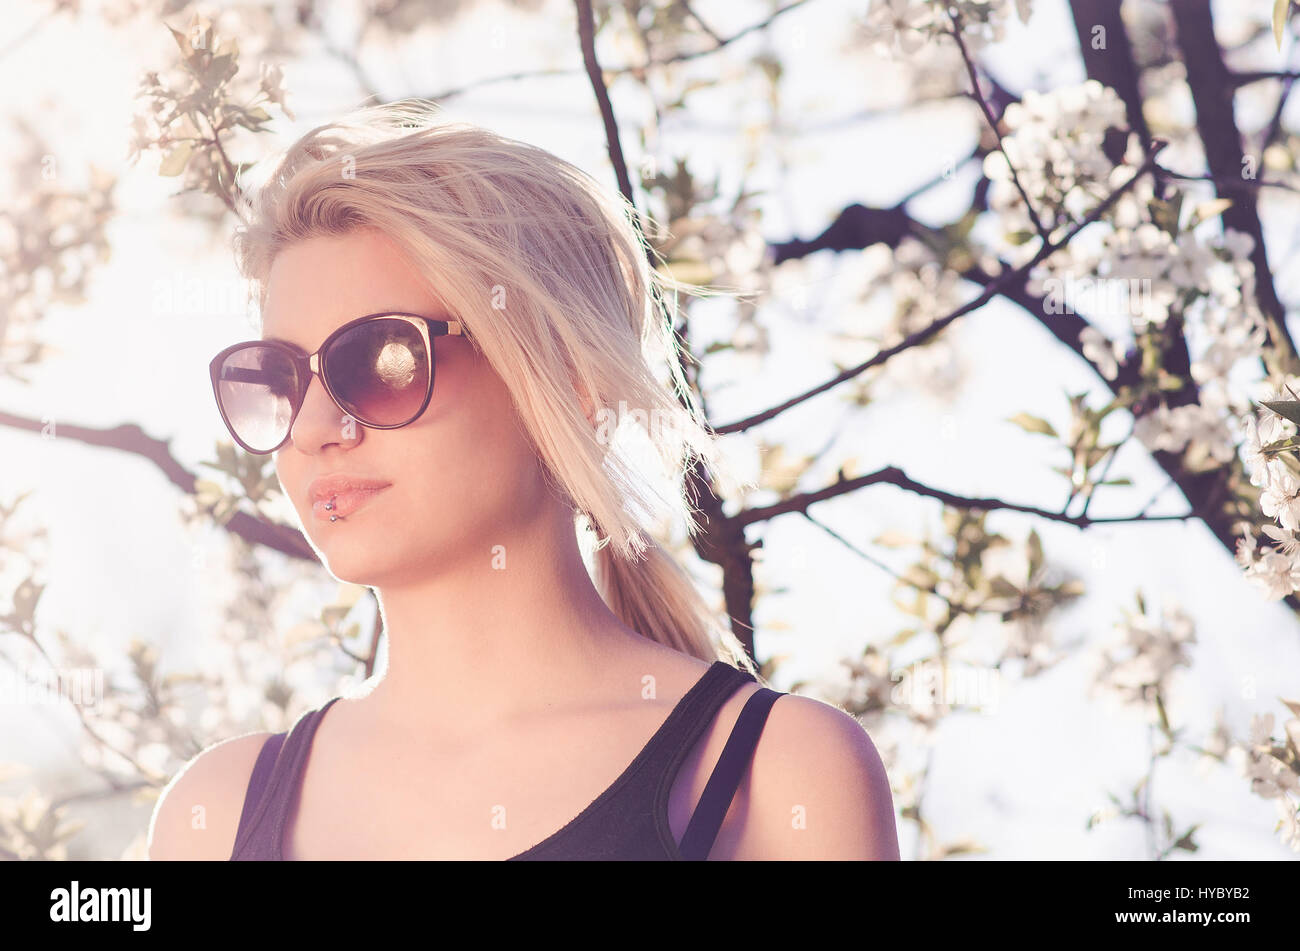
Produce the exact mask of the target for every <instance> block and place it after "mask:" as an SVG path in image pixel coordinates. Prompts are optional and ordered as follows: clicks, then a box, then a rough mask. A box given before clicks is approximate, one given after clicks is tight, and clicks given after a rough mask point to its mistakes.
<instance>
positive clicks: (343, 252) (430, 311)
mask: <svg viewBox="0 0 1300 951" xmlns="http://www.w3.org/2000/svg"><path fill="white" fill-rule="evenodd" d="M250 212H251V214H250V217H249V221H248V222H247V223H246V224H245V225H244V226H242V227H241V228H240V230H239V232H238V234H237V236H236V249H237V252H238V260H239V264H240V268H241V270H242V271H243V273H244V274H245V275H246V276H247V277H249V278H251V279H252V280H253V281H254V282H255V286H256V287H258V289H259V295H260V299H261V300H260V303H261V312H262V318H263V326H262V337H261V339H260V340H255V341H249V342H246V343H242V344H236V345H235V346H233V347H230V348H228V349H227V350H225V351H223V352H222V353H221V354H219V355H218V356H217V358H216V359H214V360H213V363H212V379H213V387H214V392H215V394H216V398H217V403H218V407H219V409H220V411H221V414H222V418H223V419H224V421H225V423H226V425H227V427H228V428H229V429H230V431H231V433H232V435H233V436H234V437H235V440H236V441H237V442H238V443H239V444H240V446H241V447H242V448H244V449H245V450H246V451H248V452H254V453H275V465H276V471H277V475H278V477H279V481H280V484H281V486H282V487H283V490H284V492H285V494H286V496H287V497H288V498H289V500H290V501H291V502H292V503H293V506H294V508H295V509H296V510H297V514H298V516H299V517H300V519H301V522H302V527H303V530H304V533H305V535H306V537H307V538H308V539H309V540H310V542H311V544H312V546H313V548H314V549H315V550H316V551H317V552H318V553H319V556H320V558H321V561H322V563H323V564H324V565H325V566H326V567H327V568H328V569H329V571H330V573H331V574H332V575H333V576H334V577H336V578H338V579H340V580H344V581H349V582H353V583H356V584H364V585H368V586H371V587H373V588H374V589H375V591H376V594H377V597H378V599H379V603H380V606H381V610H382V619H383V624H384V631H385V636H386V648H387V653H386V658H385V659H386V665H385V666H384V667H383V669H380V670H378V671H377V673H376V674H375V676H374V677H373V678H372V679H371V680H369V681H367V682H366V683H365V684H364V685H362V687H361V688H360V689H358V690H356V691H354V692H352V693H349V694H348V695H344V696H338V697H335V698H333V699H331V700H330V701H329V702H328V703H325V704H323V705H322V706H320V707H318V708H316V709H315V710H311V711H308V712H307V713H305V714H303V715H302V717H301V718H300V719H299V720H298V721H297V722H296V724H295V725H294V727H293V729H292V730H290V731H287V735H286V734H285V733H281V734H275V735H274V736H272V735H269V734H267V733H254V734H250V735H247V736H241V737H237V738H234V739H231V740H226V741H224V742H221V743H218V744H216V745H214V746H212V747H210V748H209V749H207V750H205V751H204V752H202V753H200V754H199V755H198V756H196V757H195V758H194V759H193V760H191V761H190V762H189V763H188V764H187V765H186V766H185V768H184V769H182V770H181V772H180V773H179V774H178V775H177V776H176V777H175V778H173V779H172V781H171V782H170V783H169V784H168V786H167V788H166V789H165V790H164V793H163V796H162V797H161V798H160V800H159V802H158V805H157V807H156V809H155V812H154V816H153V821H152V823H151V828H150V837H149V855H150V857H151V858H153V859H181V858H186V859H227V858H233V859H412V858H423V859H506V858H520V859H683V858H685V859H703V858H711V859H867V858H881V859H896V858H898V842H897V835H896V831H895V825H894V810H893V803H892V800H891V796H890V788H889V783H888V780H887V778H886V775H885V771H884V768H883V766H882V764H881V761H880V758H879V756H878V755H877V753H876V750H875V748H874V746H873V745H872V743H871V741H870V739H869V738H868V737H867V735H866V733H865V732H864V731H863V730H862V728H861V726H860V725H859V724H858V723H857V721H855V720H854V719H853V718H852V717H851V716H849V715H848V714H846V713H844V712H843V711H841V710H838V709H836V708H835V707H833V706H830V705H828V704H825V703H822V702H820V701H817V700H815V699H812V698H807V697H800V696H796V695H788V694H778V693H777V692H775V691H772V690H770V689H768V688H767V687H765V686H764V685H762V684H761V683H759V681H758V679H757V677H756V676H755V672H754V671H753V670H752V667H751V666H750V665H748V664H747V663H746V662H744V660H743V653H742V652H738V651H735V650H734V649H733V648H734V645H735V641H734V638H732V637H731V636H730V634H729V633H728V632H726V631H725V630H724V629H723V628H721V626H720V625H718V623H717V622H716V621H715V620H714V618H713V617H712V612H711V610H710V608H709V606H708V605H707V604H706V603H705V602H704V600H703V599H702V598H701V596H700V595H699V593H698V592H697V590H696V588H695V586H694V583H693V581H692V579H691V578H690V576H689V575H688V574H687V573H686V572H684V571H683V570H682V568H681V567H679V566H678V565H677V564H676V562H675V561H674V560H673V558H672V557H671V556H670V555H669V554H668V553H667V552H666V551H665V550H664V549H663V548H661V547H660V546H659V545H658V544H656V543H655V541H654V540H653V538H652V537H651V536H650V534H649V530H648V528H647V525H648V524H650V521H651V519H652V518H654V517H661V518H662V517H664V516H665V515H669V516H670V515H672V514H673V513H674V508H673V506H674V505H682V504H683V503H682V501H681V499H682V495H683V493H682V492H681V491H680V488H681V483H680V479H681V477H682V474H683V472H684V470H685V468H686V467H687V466H688V465H691V464H693V463H694V462H695V461H697V460H703V461H704V462H705V463H707V464H710V465H711V466H713V467H714V471H715V472H717V473H718V474H719V476H720V477H721V474H722V473H723V471H724V470H723V469H722V467H721V466H720V465H718V459H717V456H716V455H715V447H714V445H713V443H712V442H711V441H710V438H709V435H708V433H707V432H706V430H705V429H703V428H702V426H701V417H700V416H699V411H698V409H697V408H696V407H695V406H694V405H693V404H692V405H690V406H689V407H686V406H683V404H682V403H680V402H679V401H678V397H677V395H676V393H678V392H687V389H686V385H685V381H684V380H683V379H682V378H681V373H680V370H679V369H677V365H676V362H675V360H674V359H673V355H674V353H675V351H674V350H673V347H674V345H675V341H674V338H673V336H672V333H671V326H672V307H671V305H670V304H668V303H667V300H668V297H669V296H670V295H669V294H665V293H664V290H665V288H668V287H670V285H669V284H667V283H664V279H663V278H661V277H660V276H659V275H658V274H657V273H656V272H654V271H653V270H651V269H650V268H649V267H648V265H647V261H646V257H645V250H644V247H643V245H642V244H641V243H640V238H639V236H638V235H637V232H636V231H635V229H633V227H632V226H631V224H630V221H629V218H628V217H627V210H626V203H625V202H623V201H622V200H621V198H620V197H618V196H614V195H610V194H609V193H607V192H604V191H603V190H602V189H601V188H600V187H599V186H597V185H596V184H595V182H594V181H593V180H592V179H591V178H590V177H588V176H587V175H585V174H584V173H582V172H581V171H580V170H578V169H577V168H575V167H573V166H572V165H570V164H568V163H566V162H564V161H562V160H560V159H559V158H557V157H555V156H554V155H551V154H549V153H547V152H545V151H542V150H540V149H537V148H535V147H532V146H528V145H525V144H523V143H519V142H516V141H513V140H510V139H506V138H503V137H501V136H498V135H496V134H493V133H491V132H489V131H487V130H484V129H481V128H478V127H475V126H472V125H469V124H466V123H459V122H450V121H446V120H445V118H444V117H442V116H441V115H440V114H438V113H437V110H436V107H429V106H428V105H426V104H421V103H405V104H399V105H396V106H392V105H390V106H379V107H370V108H367V109H363V110H360V111H358V112H357V113H354V114H353V115H351V116H349V117H346V118H344V119H343V120H340V121H339V122H336V123H332V124H330V125H326V126H322V127H320V128H317V129H315V130H313V131H311V132H310V133H308V134H307V135H305V136H304V137H303V138H302V139H300V140H299V141H298V142H297V143H295V144H294V145H293V146H292V147H290V148H289V149H288V150H287V152H286V153H285V154H284V155H283V156H281V157H279V158H278V160H277V164H276V165H275V168H274V171H273V172H272V174H271V176H270V177H269V179H268V180H267V181H266V183H265V184H264V185H263V187H261V188H260V189H259V190H258V191H257V192H256V194H255V197H254V200H253V204H252V206H251V208H250ZM656 359H659V360H662V363H663V365H664V366H666V367H668V368H670V369H669V371H668V372H669V382H670V383H671V384H672V386H671V387H669V386H664V385H663V384H662V383H661V382H660V379H659V378H658V376H657V375H656V372H655V370H654V369H653V365H654V361H655V360H656ZM633 412H636V414H637V416H636V418H637V420H639V421H640V422H642V424H645V423H646V422H647V421H649V422H652V423H653V424H654V425H650V426H648V427H647V432H648V435H649V436H650V437H651V440H652V444H653V446H654V448H655V449H656V450H657V451H658V458H659V459H660V460H661V461H662V462H663V463H664V467H665V469H666V471H667V473H668V475H669V477H670V481H672V482H673V485H674V488H675V490H676V491H672V492H666V493H664V492H660V493H658V494H656V492H655V490H654V488H653V486H654V480H653V479H651V478H650V477H649V474H648V473H647V472H646V471H645V469H646V463H645V461H644V460H638V459H636V458H635V457H634V456H633V455H632V454H631V453H629V452H628V450H627V448H626V446H625V440H624V439H623V437H622V436H620V437H619V438H617V439H615V438H613V436H614V434H615V432H616V431H617V428H618V424H619V422H620V417H621V414H627V415H631V414H632V413H633ZM677 511H678V513H679V514H682V515H684V516H685V518H686V520H687V523H688V524H691V518H692V516H693V514H694V513H692V512H691V511H690V510H689V509H681V510H677ZM579 522H581V523H582V524H583V526H584V528H585V529H586V530H590V531H593V532H594V533H595V535H596V538H595V548H596V550H595V554H594V555H593V556H592V560H593V562H594V566H593V570H594V572H595V575H596V580H595V582H593V580H592V577H591V574H589V572H588V569H587V565H586V563H585V561H584V557H583V552H582V548H581V546H580V544H579V536H578V531H577V528H578V524H579ZM737 664H740V665H741V666H737ZM778 698H779V702H775V703H774V701H776V700H777V699H778ZM200 815H201V816H202V818H203V821H202V822H197V821H196V819H195V817H196V816H200Z"/></svg>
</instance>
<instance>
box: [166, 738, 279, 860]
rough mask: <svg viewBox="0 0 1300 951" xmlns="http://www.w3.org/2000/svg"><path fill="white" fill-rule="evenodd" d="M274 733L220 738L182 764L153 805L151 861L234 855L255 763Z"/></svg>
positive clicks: (215, 858) (213, 858)
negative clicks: (241, 816)
mask: <svg viewBox="0 0 1300 951" xmlns="http://www.w3.org/2000/svg"><path fill="white" fill-rule="evenodd" d="M271 735H272V734H270V733H246V734H244V735H243V736H237V737H233V738H231V739H228V740H222V741H221V742H220V743H214V744H213V745H212V746H209V747H208V748H207V749H205V750H203V751H202V752H201V753H198V754H196V755H195V756H194V757H193V758H192V759H191V760H190V761H189V762H188V763H186V764H185V765H184V766H183V767H181V769H180V771H179V772H178V773H177V774H176V775H175V776H173V777H172V778H171V781H170V782H168V783H167V785H166V786H165V787H163V790H162V792H161V793H159V796H158V802H157V804H156V805H155V806H154V811H153V817H152V818H151V819H150V822H149V846H148V849H149V858H150V859H151V860H155V861H157V860H163V861H166V860H175V859H189V860H194V859H199V860H219V861H224V860H225V859H228V858H230V853H231V852H232V851H233V850H234V847H235V832H236V831H237V830H238V828H239V816H240V813H241V812H242V811H243V808H244V793H245V792H246V791H247V789H248V780H249V777H250V776H252V774H253V764H254V763H256V762H257V755H258V753H260V752H261V750H262V745H263V744H264V743H265V742H266V741H267V739H268V738H270V736H271Z"/></svg>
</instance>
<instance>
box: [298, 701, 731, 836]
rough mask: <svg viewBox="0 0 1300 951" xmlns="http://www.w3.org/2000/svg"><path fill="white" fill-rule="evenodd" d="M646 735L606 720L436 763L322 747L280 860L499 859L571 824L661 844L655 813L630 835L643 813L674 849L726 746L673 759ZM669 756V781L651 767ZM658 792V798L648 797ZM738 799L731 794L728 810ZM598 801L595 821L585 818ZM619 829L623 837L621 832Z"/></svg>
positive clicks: (708, 734) (446, 756) (711, 742)
mask: <svg viewBox="0 0 1300 951" xmlns="http://www.w3.org/2000/svg"><path fill="white" fill-rule="evenodd" d="M718 719H719V720H720V721H723V722H726V720H725V718H723V717H719V718H718ZM654 726H655V724H654V723H653V722H649V723H648V724H647V721H646V719H645V718H636V717H622V718H620V717H610V718H608V719H607V721H606V722H605V723H604V724H588V725H587V726H584V727H582V728H575V727H573V726H569V728H567V729H560V730H556V731H544V730H535V731H530V732H529V734H527V735H521V736H519V737H516V738H513V739H511V740H509V741H507V740H504V739H502V740H494V739H485V740H484V742H483V743H482V744H481V745H476V747H475V748H474V749H471V750H461V751H457V752H455V753H451V752H443V753H441V754H434V753H430V752H429V751H422V752H421V753H420V754H419V755H413V754H412V753H410V752H409V751H404V752H397V751H395V750H391V749H390V750H387V751H381V750H376V749H373V748H372V749H362V748H351V749H350V748H348V747H347V746H346V745H345V744H340V745H337V746H331V745H327V744H321V745H319V746H318V747H317V748H315V749H313V750H312V754H311V757H310V758H309V760H308V763H307V767H306V769H305V771H304V774H303V779H302V783H301V786H300V789H299V793H298V796H297V797H296V801H295V802H293V803H291V804H290V809H289V812H288V819H287V822H286V825H285V834H284V837H283V840H282V843H281V845H282V851H283V856H284V858H286V859H305V860H317V859H320V860H372V859H375V860H378V859H397V860H431V859H459V860H504V859H508V858H512V857H514V856H517V855H520V854H521V853H524V852H526V851H528V850H530V849H532V848H533V847H534V846H537V845H539V844H540V843H543V842H546V843H547V845H548V846H550V845H555V844H558V843H557V842H556V841H555V840H558V839H564V838H565V837H566V835H567V834H570V833H576V831H577V830H576V828H574V827H570V826H569V823H570V822H571V821H572V820H574V819H575V818H577V817H578V816H579V815H583V820H582V821H583V822H584V823H586V824H588V825H591V824H600V825H602V826H603V827H608V828H602V829H601V830H600V832H601V834H602V835H604V836H606V837H610V836H613V837H617V836H619V835H623V834H626V835H627V836H629V837H632V836H639V837H641V840H642V841H644V840H645V838H646V837H647V836H651V835H656V836H659V837H660V838H661V837H662V835H663V833H662V832H660V831H658V829H659V824H660V821H661V818H660V815H658V814H656V815H654V817H653V818H654V825H653V827H651V826H650V825H648V824H647V823H645V822H644V821H643V822H642V824H641V825H640V826H638V827H633V824H632V823H631V821H630V819H631V817H632V816H639V817H642V819H643V820H644V816H645V815H646V813H647V812H661V813H662V822H663V823H664V824H666V826H667V831H668V834H669V835H670V836H671V839H672V842H673V843H676V842H679V841H680V840H681V837H682V835H683V833H684V832H685V829H686V825H687V823H688V821H689V820H690V816H691V813H692V811H693V809H694V805H695V803H696V802H698V800H699V798H700V795H701V794H702V792H703V790H704V786H705V783H706V782H707V780H708V775H709V770H710V769H711V767H712V764H713V763H714V761H715V760H716V759H717V756H718V755H719V753H720V752H721V748H722V745H723V743H724V741H725V736H722V735H720V732H721V731H720V730H719V728H718V723H717V722H716V721H715V722H714V723H711V724H709V725H708V727H706V728H705V730H704V731H703V735H701V736H699V737H697V738H696V740H695V742H693V743H690V744H689V745H687V747H686V748H685V749H684V750H682V751H681V753H680V754H677V751H676V750H672V749H669V750H664V749H660V748H658V747H655V746H651V748H650V749H649V750H647V746H648V745H649V741H650V739H651V738H650V736H648V735H647V733H652V732H653V730H654ZM648 752H649V753H660V754H662V753H668V754H670V755H669V756H667V757H666V758H665V757H663V756H649V757H646V754H647V753H648ZM677 755H680V759H679V765H677V767H676V769H675V772H673V771H671V770H668V771H665V770H663V769H659V768H657V767H660V766H668V765H670V764H671V762H672V761H673V760H674V759H676V758H677ZM641 759H644V762H643V763H642V764H641V767H640V768H638V769H636V770H633V771H632V772H630V773H629V767H631V766H632V765H633V763H634V762H636V761H637V760H641ZM661 784H663V785H666V786H667V790H668V792H667V796H666V798H664V797H660V796H659V795H658V792H659V787H660V785H661ZM744 793H746V790H745V789H743V788H742V789H741V790H739V791H738V794H737V797H736V798H737V800H740V799H741V798H742V794H744ZM598 799H599V800H601V802H602V805H601V808H600V809H599V811H596V812H593V813H592V814H590V815H587V814H585V813H587V810H588V808H589V807H590V806H591V805H592V804H593V802H595V801H597V800H598ZM741 808H742V809H743V806H742V807H741ZM732 811H733V812H735V811H737V807H736V804H735V803H733V810H732ZM728 818H729V819H730V818H731V816H730V814H729V816H728ZM625 819H627V820H628V823H627V827H626V828H625V829H624V828H620V826H619V823H620V822H622V821H623V820H625ZM733 824H734V823H733ZM651 828H653V830H654V831H653V832H652V831H651ZM583 831H584V833H590V832H591V831H592V830H591V829H584V830H583ZM734 839H735V835H734V834H733V831H732V830H729V829H728V827H727V825H726V824H725V823H724V828H723V830H722V832H721V833H720V834H719V841H718V845H717V847H716V848H715V851H714V853H713V857H714V858H725V857H727V854H726V853H727V851H728V849H730V848H731V847H732V844H729V843H733V840H734ZM574 841H575V842H576V841H577V839H576V838H575V840H574ZM658 848H659V849H660V850H661V851H662V853H663V854H664V855H668V854H671V853H672V851H673V850H672V849H671V847H670V846H669V845H668V844H667V843H662V844H661V845H660V846H658Z"/></svg>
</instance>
